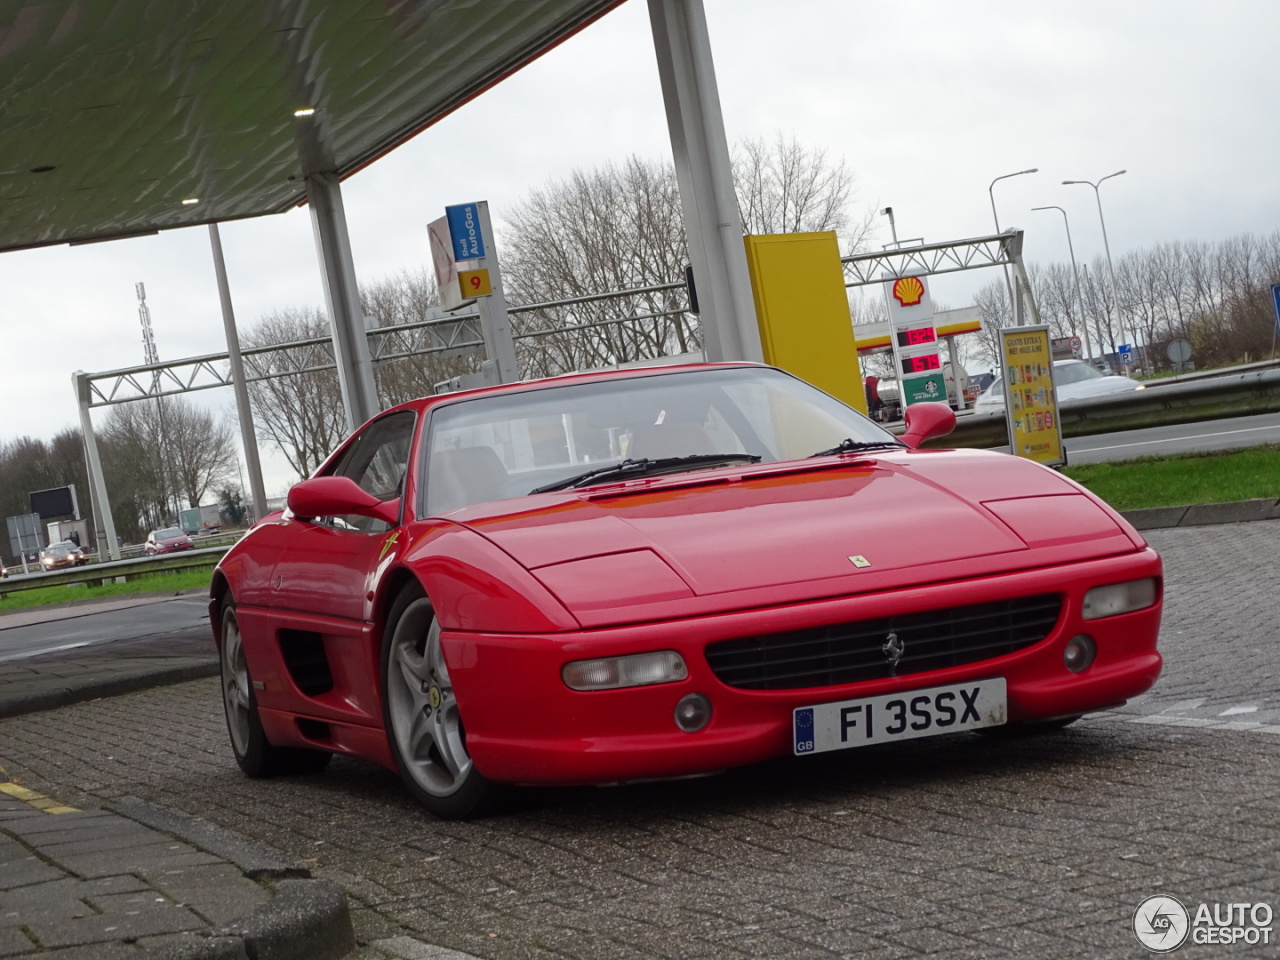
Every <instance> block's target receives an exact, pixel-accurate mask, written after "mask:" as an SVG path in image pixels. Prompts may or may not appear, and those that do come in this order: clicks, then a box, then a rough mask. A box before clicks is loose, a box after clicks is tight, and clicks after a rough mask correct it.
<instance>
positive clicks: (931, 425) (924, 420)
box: [898, 403, 956, 449]
mask: <svg viewBox="0 0 1280 960" xmlns="http://www.w3.org/2000/svg"><path fill="white" fill-rule="evenodd" d="M903 419H904V420H905V421H906V423H907V431H906V433H904V434H902V436H901V437H899V438H898V439H900V440H901V441H902V442H903V443H905V444H906V445H907V446H909V447H911V448H913V449H914V448H916V447H919V446H920V444H922V443H924V442H925V441H926V440H932V439H933V438H934V437H945V436H946V435H947V434H948V433H950V432H951V431H952V430H954V429H955V428H956V413H955V411H954V410H952V409H951V408H950V407H949V406H947V405H946V404H945V403H913V404H912V405H911V406H909V407H907V410H906V413H905V414H904V415H903Z"/></svg>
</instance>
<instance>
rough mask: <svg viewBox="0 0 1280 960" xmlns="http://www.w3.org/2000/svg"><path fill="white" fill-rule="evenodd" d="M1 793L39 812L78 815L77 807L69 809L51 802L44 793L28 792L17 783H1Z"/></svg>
mask: <svg viewBox="0 0 1280 960" xmlns="http://www.w3.org/2000/svg"><path fill="white" fill-rule="evenodd" d="M0 793H4V794H8V795H9V796H11V797H13V799H15V800H21V801H22V802H23V803H27V804H30V805H31V806H33V807H35V808H36V809H37V810H43V811H44V812H45V813H76V812H77V811H76V808H75V807H68V806H67V805H66V804H64V803H59V802H58V801H57V800H51V799H50V798H49V797H46V796H45V795H44V794H42V793H36V792H35V791H34V790H28V789H27V788H26V787H20V786H18V785H17V784H16V783H0Z"/></svg>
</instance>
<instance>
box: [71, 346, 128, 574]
mask: <svg viewBox="0 0 1280 960" xmlns="http://www.w3.org/2000/svg"><path fill="white" fill-rule="evenodd" d="M71 385H72V386H73V387H74V388H75V391H76V405H77V406H78V407H79V408H80V433H81V436H82V437H83V439H84V458H85V462H86V463H87V464H88V465H89V486H90V487H92V491H91V492H92V494H93V503H94V507H95V509H96V510H97V513H95V514H94V517H93V519H94V526H95V527H96V529H95V530H94V540H95V541H97V544H98V557H99V559H101V557H102V545H103V544H104V543H105V544H106V546H107V552H108V553H109V554H110V555H111V559H112V560H119V559H120V544H119V543H118V542H117V541H116V521H115V518H114V517H112V516H111V501H110V500H109V499H107V481H106V478H105V477H104V476H103V473H102V460H101V459H100V458H99V457H98V441H97V439H96V438H95V437H94V435H93V418H92V417H91V416H90V415H89V375H88V374H87V373H85V372H84V371H83V370H77V371H76V372H75V373H73V374H72V375H71Z"/></svg>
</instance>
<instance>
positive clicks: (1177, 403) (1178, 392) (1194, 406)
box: [891, 365, 1280, 449]
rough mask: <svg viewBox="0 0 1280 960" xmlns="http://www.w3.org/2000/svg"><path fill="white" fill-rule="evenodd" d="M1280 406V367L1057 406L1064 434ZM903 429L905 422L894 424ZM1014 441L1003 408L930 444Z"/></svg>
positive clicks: (1151, 384) (972, 418)
mask: <svg viewBox="0 0 1280 960" xmlns="http://www.w3.org/2000/svg"><path fill="white" fill-rule="evenodd" d="M1277 411H1280V370H1278V369H1274V368H1271V367H1270V365H1268V367H1267V368H1266V369H1257V370H1251V371H1250V372H1248V373H1236V374H1225V375H1222V376H1217V377H1213V378H1211V379H1203V380H1184V381H1179V382H1175V381H1172V380H1166V381H1161V380H1152V381H1148V382H1147V383H1146V384H1144V389H1142V390H1134V391H1132V392H1129V393H1120V394H1114V395H1111V396H1106V397H1090V398H1088V399H1083V400H1068V401H1066V402H1065V403H1062V404H1061V405H1059V407H1058V419H1059V421H1060V422H1061V423H1062V435H1063V436H1064V437H1087V436H1092V435H1093V434H1096V433H1114V432H1116V431H1119V430H1137V429H1139V428H1142V427H1162V426H1168V425H1170V424H1179V423H1197V422H1199V421H1201V420H1218V419H1223V418H1226V417H1246V416H1251V415H1253V414H1259V413H1275V412H1277ZM891 429H894V432H895V433H901V432H902V429H901V428H896V426H895V427H894V428H891ZM1008 442H1009V432H1008V428H1007V427H1006V426H1005V415H1004V410H999V411H996V412H992V413H973V414H969V415H968V416H961V417H959V418H957V420H956V428H955V430H954V431H952V432H951V433H949V434H948V435H947V436H945V437H939V438H938V439H937V440H931V441H929V442H928V443H927V444H925V446H927V447H936V448H943V449H945V448H948V447H999V446H1002V445H1004V444H1006V443H1008Z"/></svg>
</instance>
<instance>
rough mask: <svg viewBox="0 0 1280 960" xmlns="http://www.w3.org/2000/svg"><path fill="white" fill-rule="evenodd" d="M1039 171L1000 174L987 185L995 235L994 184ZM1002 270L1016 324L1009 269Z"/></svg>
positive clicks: (997, 216) (1032, 168)
mask: <svg viewBox="0 0 1280 960" xmlns="http://www.w3.org/2000/svg"><path fill="white" fill-rule="evenodd" d="M1039 171H1040V168H1039V167H1031V168H1030V169H1028V170H1018V171H1016V172H1015V173H1002V174H1001V175H1000V176H998V177H996V178H995V179H994V180H992V181H991V183H989V184H988V185H987V196H988V197H989V198H990V199H991V219H992V220H994V221H995V223H996V233H999V232H1000V214H998V213H996V194H995V186H996V184H997V183H999V182H1000V181H1001V180H1008V179H1009V178H1010V177H1020V176H1022V175H1023V174H1024V173H1038V172H1039ZM1002 269H1003V270H1004V285H1005V289H1006V290H1008V291H1009V312H1010V315H1011V318H1012V320H1013V321H1014V322H1015V323H1016V322H1017V319H1018V308H1017V306H1016V305H1015V304H1014V302H1013V284H1012V283H1010V282H1009V268H1008V266H1005V267H1003V268H1002Z"/></svg>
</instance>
